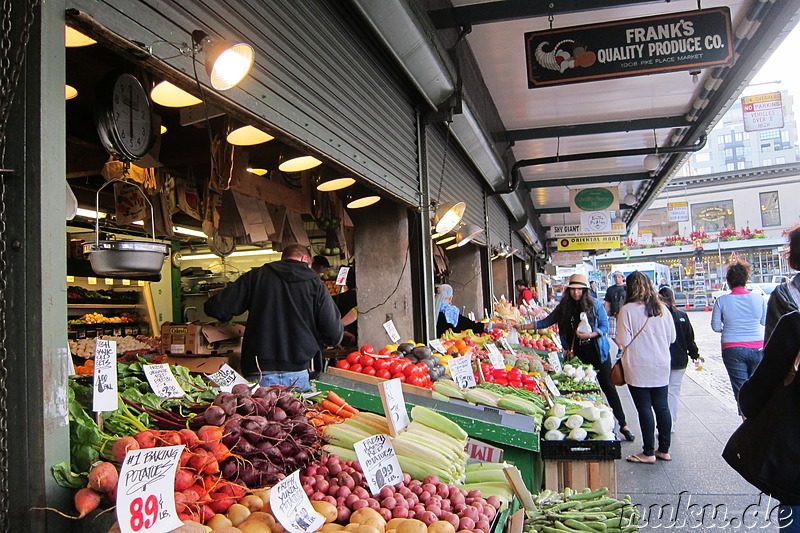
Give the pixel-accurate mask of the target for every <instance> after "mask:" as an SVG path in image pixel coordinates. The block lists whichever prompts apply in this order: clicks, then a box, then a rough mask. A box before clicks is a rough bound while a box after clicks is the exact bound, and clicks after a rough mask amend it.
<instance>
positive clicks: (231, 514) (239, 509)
mask: <svg viewBox="0 0 800 533" xmlns="http://www.w3.org/2000/svg"><path fill="white" fill-rule="evenodd" d="M225 516H227V517H228V519H229V520H230V521H231V523H232V524H233V526H234V527H236V526H238V525H239V524H241V523H242V522H244V521H245V520H247V517H248V516H250V509H248V508H247V507H245V506H244V505H242V504H241V503H234V504H233V505H231V506H230V507H228V512H227V513H225Z"/></svg>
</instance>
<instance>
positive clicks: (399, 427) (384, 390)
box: [378, 378, 411, 437]
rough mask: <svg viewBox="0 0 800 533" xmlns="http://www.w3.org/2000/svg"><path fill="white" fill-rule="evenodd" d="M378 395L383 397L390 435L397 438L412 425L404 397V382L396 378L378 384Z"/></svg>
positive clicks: (382, 401)
mask: <svg viewBox="0 0 800 533" xmlns="http://www.w3.org/2000/svg"><path fill="white" fill-rule="evenodd" d="M378 394H380V396H381V403H382V404H383V412H384V413H386V421H387V422H388V423H389V434H390V435H391V436H392V437H396V436H397V434H398V433H400V432H401V431H403V430H404V429H405V428H407V427H408V425H409V424H410V423H411V421H410V420H409V419H408V411H406V400H405V398H404V397H403V382H402V381H400V378H395V379H387V380H386V381H383V382H381V383H378Z"/></svg>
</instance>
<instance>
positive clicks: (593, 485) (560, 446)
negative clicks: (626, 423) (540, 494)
mask: <svg viewBox="0 0 800 533" xmlns="http://www.w3.org/2000/svg"><path fill="white" fill-rule="evenodd" d="M541 455H542V457H543V458H544V465H545V470H544V487H545V488H546V489H550V490H553V491H556V492H562V491H563V490H564V488H565V487H570V488H572V489H574V490H578V491H580V490H583V489H585V488H587V487H588V488H590V489H592V490H595V489H599V488H600V487H608V489H609V491H610V495H611V496H613V497H616V496H617V459H620V458H621V457H622V448H621V443H620V442H619V441H603V440H598V441H567V440H562V441H544V442H542V452H541Z"/></svg>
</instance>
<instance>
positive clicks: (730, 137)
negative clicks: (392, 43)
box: [722, 133, 733, 144]
mask: <svg viewBox="0 0 800 533" xmlns="http://www.w3.org/2000/svg"><path fill="white" fill-rule="evenodd" d="M722 138H723V139H725V144H730V143H731V141H732V140H733V137H732V136H731V134H730V133H728V134H726V135H723V136H722Z"/></svg>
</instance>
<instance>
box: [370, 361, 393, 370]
mask: <svg viewBox="0 0 800 533" xmlns="http://www.w3.org/2000/svg"><path fill="white" fill-rule="evenodd" d="M390 364H391V362H390V361H389V360H388V359H375V362H373V363H372V366H374V367H375V370H383V369H384V368H387V367H388V366H389V365H390Z"/></svg>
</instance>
